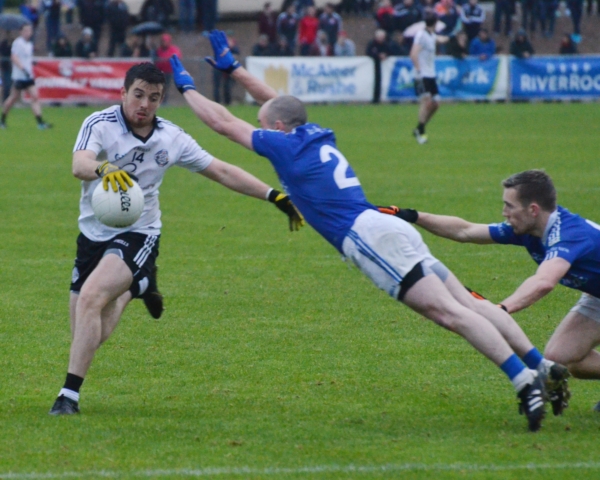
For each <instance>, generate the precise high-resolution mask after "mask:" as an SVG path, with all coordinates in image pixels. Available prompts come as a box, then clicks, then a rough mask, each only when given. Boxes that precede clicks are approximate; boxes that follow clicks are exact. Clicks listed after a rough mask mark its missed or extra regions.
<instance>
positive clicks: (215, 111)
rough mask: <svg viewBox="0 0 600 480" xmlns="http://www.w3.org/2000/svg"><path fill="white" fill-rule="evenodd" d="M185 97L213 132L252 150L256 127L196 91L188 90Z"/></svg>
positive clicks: (184, 94)
mask: <svg viewBox="0 0 600 480" xmlns="http://www.w3.org/2000/svg"><path fill="white" fill-rule="evenodd" d="M183 97H184V98H185V100H186V102H187V103H188V105H189V106H190V108H191V109H192V110H193V111H194V113H195V114H196V116H197V117H198V118H199V119H200V120H202V122H203V123H205V124H206V125H207V126H208V127H209V128H210V129H211V130H214V131H215V132H217V133H218V134H220V135H224V136H225V137H227V138H229V140H231V141H233V142H236V143H239V144H240V145H242V146H243V147H246V148H247V149H249V150H252V132H253V131H254V130H256V127H255V126H254V125H251V124H249V123H248V122H246V121H244V120H242V119H240V118H237V117H236V116H234V115H232V114H231V113H230V112H229V110H227V109H226V108H225V107H223V106H222V105H219V104H218V103H216V102H213V101H212V100H209V99H208V98H206V97H205V96H204V95H201V94H200V93H198V92H197V91H196V90H193V89H190V90H186V91H185V92H184V93H183Z"/></svg>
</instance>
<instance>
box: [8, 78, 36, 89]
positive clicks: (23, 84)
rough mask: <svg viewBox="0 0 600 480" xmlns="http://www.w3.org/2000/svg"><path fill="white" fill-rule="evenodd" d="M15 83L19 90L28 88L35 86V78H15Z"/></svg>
mask: <svg viewBox="0 0 600 480" xmlns="http://www.w3.org/2000/svg"><path fill="white" fill-rule="evenodd" d="M13 85H14V86H15V88H16V89H17V90H27V89H28V88H29V87H33V86H34V85H35V80H34V79H33V78H31V79H29V80H15V81H14V82H13Z"/></svg>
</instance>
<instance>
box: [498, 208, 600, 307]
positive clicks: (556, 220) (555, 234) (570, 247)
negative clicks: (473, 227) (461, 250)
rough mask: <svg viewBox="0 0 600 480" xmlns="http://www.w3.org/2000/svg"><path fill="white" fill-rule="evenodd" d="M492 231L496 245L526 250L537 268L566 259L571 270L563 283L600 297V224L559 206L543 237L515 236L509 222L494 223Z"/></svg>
mask: <svg viewBox="0 0 600 480" xmlns="http://www.w3.org/2000/svg"><path fill="white" fill-rule="evenodd" d="M489 231H490V236H491V237H492V240H494V241H495V242H497V243H502V244H510V245H521V246H523V247H525V248H526V249H527V251H528V252H529V255H531V258H533V260H534V261H535V262H536V263H537V264H538V265H539V264H540V263H542V262H543V261H544V260H551V259H553V258H556V257H558V258H563V259H565V260H566V261H567V262H569V263H570V264H571V268H570V269H569V271H568V272H567V274H566V275H565V276H564V277H563V278H562V279H561V280H560V283H561V284H562V285H564V286H565V287H570V288H574V289H576V290H581V291H582V292H585V293H589V294H590V295H593V296H594V297H598V298H600V225H598V224H596V223H594V222H592V221H590V220H586V219H585V218H582V217H580V216H579V215H576V214H573V213H571V212H569V210H567V209H566V208H563V207H560V206H559V207H558V209H557V210H556V211H555V212H553V213H552V215H551V216H550V218H549V219H548V225H547V226H546V230H545V232H544V236H543V237H542V238H539V237H534V236H532V235H516V234H515V233H514V231H513V229H512V227H511V226H510V225H508V224H507V223H495V224H492V225H490V226H489Z"/></svg>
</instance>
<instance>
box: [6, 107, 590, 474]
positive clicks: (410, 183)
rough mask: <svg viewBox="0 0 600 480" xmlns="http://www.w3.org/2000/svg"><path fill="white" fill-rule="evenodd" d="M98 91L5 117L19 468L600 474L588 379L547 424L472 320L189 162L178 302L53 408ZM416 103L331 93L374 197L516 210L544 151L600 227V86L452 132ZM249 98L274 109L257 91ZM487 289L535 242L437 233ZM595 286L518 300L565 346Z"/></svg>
mask: <svg viewBox="0 0 600 480" xmlns="http://www.w3.org/2000/svg"><path fill="white" fill-rule="evenodd" d="M91 111H92V109H70V108H65V109H48V110H46V111H45V116H46V117H47V118H48V121H50V122H53V123H54V124H55V128H54V129H53V130H51V131H45V132H39V131H37V130H33V127H34V120H33V118H32V117H31V114H30V112H29V111H27V110H17V111H14V113H11V115H10V118H9V130H6V131H0V158H1V166H2V175H0V205H1V207H0V210H1V212H2V215H1V217H0V218H1V220H2V226H1V228H0V271H1V277H0V282H1V288H0V291H1V292H2V293H1V296H0V298H1V303H0V306H1V313H0V339H1V345H2V349H1V351H0V369H1V371H2V376H1V378H2V387H1V389H0V424H1V425H2V433H1V435H0V478H2V479H36V478H189V477H219V478H323V479H325V478H327V479H328V478H399V477H402V478H408V479H411V478H464V477H469V478H481V479H483V478H486V479H487V478H497V479H506V478H515V479H518V478H525V477H527V478H532V479H537V478H540V479H541V478H544V479H548V478H560V479H565V478H595V477H597V476H598V475H599V474H600V462H598V460H597V454H596V449H597V436H598V433H599V430H600V415H598V414H596V413H593V412H592V411H591V407H592V406H593V404H594V403H595V402H596V401H598V400H600V389H599V388H598V386H597V384H596V383H595V382H583V381H572V390H573V399H572V401H571V406H570V407H569V408H568V410H567V411H566V413H565V415H564V416H563V417H559V418H554V417H551V415H550V416H549V417H548V418H547V419H546V421H545V424H544V428H543V429H542V431H541V432H539V433H537V434H531V433H528V432H527V431H526V421H525V419H524V418H523V417H520V416H519V415H518V414H517V407H516V402H515V398H514V393H513V390H512V387H511V386H510V384H509V383H508V381H507V380H506V379H505V377H504V375H503V374H502V373H501V372H500V371H498V369H496V368H495V367H494V366H493V365H492V364H491V363H489V362H488V361H486V360H485V359H484V358H483V357H482V356H480V355H479V354H477V353H476V352H475V351H474V350H473V349H472V348H470V347H469V346H468V345H467V344H466V343H465V342H464V341H463V340H462V339H460V338H459V337H457V336H455V335H453V334H451V333H449V332H447V331H444V330H442V329H441V328H439V327H437V326H435V325H433V324H431V323H429V322H427V321H423V320H422V319H420V318H419V317H418V316H417V315H416V314H414V313H412V312H410V311H409V310H408V309H407V308H405V307H403V306H401V305H398V304H397V303H396V302H394V301H392V300H391V299H390V298H389V297H387V296H386V295H385V293H383V292H380V291H378V290H376V288H375V287H373V286H372V285H371V284H370V282H369V281H368V280H367V279H366V278H364V277H363V276H361V274H360V273H359V272H358V271H357V270H356V269H348V268H347V267H346V266H345V265H344V264H343V263H342V262H341V261H340V258H339V255H338V254H337V253H336V251H335V250H334V249H333V248H332V247H331V246H329V245H328V244H326V243H325V241H323V240H322V239H321V238H320V237H318V235H317V234H316V233H315V232H314V231H312V230H311V229H310V227H307V228H304V229H303V231H301V232H298V233H294V234H291V233H289V232H288V231H287V223H286V219H285V218H284V216H283V215H281V214H280V213H279V212H278V211H277V210H276V209H275V208H274V207H273V206H272V205H269V204H267V203H266V202H259V201H255V200H253V199H248V198H245V197H242V196H240V195H236V194H233V193H231V192H229V191H227V190H225V189H223V188H222V187H220V186H218V185H215V184H212V183H211V182H210V181H208V180H207V179H204V178H203V177H200V176H198V175H192V174H189V173H188V172H186V171H184V170H181V169H173V170H172V171H170V172H169V173H168V174H167V176H166V179H165V181H164V183H163V186H162V188H161V206H162V211H163V222H164V229H163V236H162V239H161V252H160V257H159V259H158V264H159V265H160V276H159V284H160V287H161V290H162V291H163V293H164V294H165V296H166V308H167V310H166V312H165V314H164V316H163V318H162V319H161V320H160V321H154V320H152V319H151V318H150V317H149V315H148V314H147V313H146V312H145V310H144V307H143V305H142V304H141V302H139V301H137V302H133V303H132V305H130V307H129V308H128V310H127V311H126V313H125V315H124V317H123V319H122V322H121V324H120V326H119V327H118V328H117V330H116V332H115V334H114V335H113V337H112V338H111V339H110V340H109V341H108V342H107V344H106V345H104V346H103V347H102V348H101V349H100V350H99V352H98V354H97V356H96V358H95V360H94V363H93V364H92V368H91V369H90V372H89V374H88V376H87V378H86V381H85V383H84V385H83V388H82V400H81V408H82V414H81V415H79V416H76V417H70V418H54V417H50V416H48V415H47V411H48V409H49V408H50V406H51V404H52V402H53V401H54V398H55V396H56V394H57V392H58V390H59V389H60V387H61V386H62V382H63V381H64V376H65V372H66V366H67V360H68V352H69V345H70V333H69V325H68V309H67V301H68V286H69V279H70V273H71V269H72V262H73V258H74V255H75V237H76V235H77V232H78V230H77V221H76V220H77V214H78V198H79V184H78V181H77V180H75V179H74V178H73V177H72V176H71V173H70V164H71V150H72V146H73V144H74V141H75V137H76V135H77V131H78V129H79V127H80V125H81V122H82V121H83V119H84V118H85V117H86V116H87V115H88V114H89V113H91ZM416 111H417V110H416V106H397V105H385V106H383V105H382V106H370V105H367V106H365V105H361V106H327V107H311V108H310V111H309V116H310V118H311V120H312V121H315V122H318V123H321V124H322V125H323V126H326V127H331V128H333V129H334V130H335V131H336V134H337V136H338V145H339V148H340V150H341V151H342V152H344V154H345V155H346V157H347V158H348V160H349V161H350V163H351V164H352V165H353V168H354V170H355V171H356V173H357V174H358V176H359V178H360V179H361V182H362V185H363V187H364V189H365V191H366V193H367V196H368V198H369V199H370V200H371V201H372V202H374V203H382V204H389V203H396V204H400V205H402V206H406V207H414V208H417V209H420V210H423V211H431V212H436V213H445V214H456V215H460V216H463V217H465V218H467V219H470V220H473V221H478V222H492V221H500V220H501V208H502V202H501V187H500V181H501V180H502V179H504V178H506V177H507V176H508V175H510V174H512V173H515V172H517V171H521V170H525V169H529V168H545V169H546V170H547V171H548V172H549V173H550V174H551V175H552V177H553V178H554V180H555V183H556V186H557V188H558V195H559V202H560V203H561V204H562V205H563V206H566V207H567V208H569V209H571V210H572V211H574V212H577V213H580V214H581V215H583V216H586V217H588V218H591V219H593V220H595V221H600V211H599V210H598V205H599V204H600V203H599V200H598V197H599V193H600V186H599V182H598V179H599V178H600V175H599V174H600V165H599V163H598V138H599V134H600V132H599V127H598V125H600V111H599V109H598V106H597V104H531V105H529V104H506V105H474V104H461V105H443V106H442V108H441V109H440V111H439V113H438V114H437V116H436V117H435V119H434V121H433V122H432V124H431V125H430V127H429V128H428V133H429V138H430V143H429V144H428V145H425V146H419V145H417V144H416V142H415V141H414V139H413V138H412V137H411V134H410V132H411V130H412V128H413V127H414V124H415V123H416ZM234 112H235V113H236V114H238V115H240V116H242V117H244V118H246V119H247V120H249V121H251V122H255V119H256V112H257V109H256V108H254V107H237V108H235V109H234ZM161 115H162V116H164V117H166V118H168V119H170V120H172V121H174V122H175V123H177V124H179V125H181V126H182V127H183V128H185V129H186V130H187V131H188V132H189V133H190V134H191V135H193V136H194V137H195V138H196V139H197V140H198V141H199V143H200V144H201V145H202V146H203V147H204V148H206V149H207V150H208V151H210V152H211V153H213V154H214V155H215V156H217V157H218V158H222V159H224V160H227V161H229V162H232V163H235V164H238V165H240V166H242V167H243V168H245V169H247V170H249V171H251V172H252V173H254V174H255V175H257V176H258V177H260V178H261V179H263V180H265V181H267V182H268V183H271V184H272V185H277V180H276V177H275V175H274V174H273V172H272V169H271V167H270V166H269V164H268V162H267V161H266V160H265V159H262V158H260V157H258V156H256V155H255V154H253V153H251V152H247V151H245V150H244V149H242V148H241V147H238V146H236V145H233V144H230V143H228V142H227V141H226V140H225V139H223V138H220V137H218V136H217V135H216V134H213V133H212V132H210V131H209V130H208V129H206V128H205V127H203V126H202V125H201V124H200V123H199V122H198V121H197V120H196V119H195V117H194V116H193V114H192V113H191V112H190V111H188V110H186V109H184V108H164V109H162V110H161ZM424 237H425V240H426V242H427V243H428V244H429V246H430V247H431V249H432V251H433V253H434V255H436V256H437V257H439V258H440V259H441V260H443V261H444V262H445V263H446V264H447V265H448V266H449V267H450V268H451V269H452V270H453V271H454V272H455V273H456V274H457V276H458V277H459V278H460V279H461V280H462V281H463V282H464V283H465V284H467V285H469V286H471V287H472V288H475V289H477V290H479V291H481V292H482V293H484V294H485V295H487V296H488V297H489V298H491V299H493V300H497V301H500V300H502V299H503V298H505V297H506V296H508V295H509V294H510V293H512V291H513V290H514V289H515V288H516V287H517V286H518V285H519V284H520V283H521V281H522V280H524V279H525V278H526V277H527V276H528V275H531V274H532V273H533V272H534V271H535V265H534V263H533V262H532V261H531V260H530V259H529V258H528V256H527V254H526V252H525V251H524V250H521V249H518V248H511V247H502V246H487V247H478V246H473V245H461V244H456V243H452V242H450V241H447V240H442V239H438V238H435V237H432V236H431V235H428V234H426V233H424ZM577 298H578V294H577V293H576V292H574V291H570V290H568V289H566V288H563V287H560V286H559V287H557V289H556V290H555V291H554V292H553V293H551V294H550V295H549V296H548V297H547V298H545V299H543V300H542V301H540V302H539V303H538V304H536V305H535V306H533V307H532V308H529V309H528V310H526V311H525V312H522V313H519V314H518V315H517V319H518V321H519V322H520V323H521V324H522V325H523V327H524V329H525V331H526V332H527V333H528V334H529V336H530V337H531V339H532V340H533V341H534V343H535V344H537V345H538V346H539V347H540V348H542V347H543V346H544V344H545V342H546V341H547V339H548V338H549V336H550V334H551V332H552V331H553V329H554V328H555V326H556V325H557V324H558V322H559V321H560V319H561V318H562V317H563V316H564V315H565V314H566V313H567V311H568V310H569V308H570V307H571V306H572V304H574V302H575V301H576V299H577Z"/></svg>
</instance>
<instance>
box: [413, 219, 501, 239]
mask: <svg viewBox="0 0 600 480" xmlns="http://www.w3.org/2000/svg"><path fill="white" fill-rule="evenodd" d="M416 224H417V225H419V226H420V227H423V228H424V229H425V230H427V231H428V232H431V233H433V234H434V235H437V236H438V237H444V238H449V239H450V240H454V241H455V242H462V243H478V244H488V243H494V241H493V240H492V237H491V236H490V230H489V228H488V226H487V225H485V224H482V223H471V222H468V221H467V220H464V219H462V218H459V217H450V216H446V215H435V214H433V213H424V212H419V217H418V219H417V222H416Z"/></svg>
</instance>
